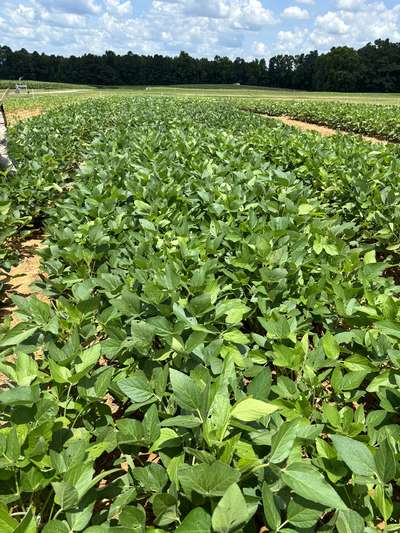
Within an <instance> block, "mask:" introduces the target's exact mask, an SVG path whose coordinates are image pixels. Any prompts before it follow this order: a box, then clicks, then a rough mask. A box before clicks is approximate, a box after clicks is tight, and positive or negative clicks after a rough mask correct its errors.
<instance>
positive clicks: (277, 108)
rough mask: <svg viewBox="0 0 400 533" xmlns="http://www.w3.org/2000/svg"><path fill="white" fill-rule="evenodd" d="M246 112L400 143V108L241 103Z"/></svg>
mask: <svg viewBox="0 0 400 533" xmlns="http://www.w3.org/2000/svg"><path fill="white" fill-rule="evenodd" d="M238 104H239V105H240V106H241V107H243V108H244V109H248V110H251V111H255V112H257V113H265V114H267V115H271V116H283V115H285V116H288V117H290V118H294V119H298V120H303V121H306V122H311V123H314V124H321V125H324V126H330V127H332V128H335V129H338V130H343V131H349V132H353V133H361V134H363V135H371V136H375V137H378V138H381V139H386V140H389V141H394V142H399V141H400V106H397V105H373V104H354V103H338V102H322V101H300V102H296V101H280V102H279V101H272V100H268V101H267V100H256V99H254V100H251V101H250V100H247V99H246V100H241V101H240V102H238Z"/></svg>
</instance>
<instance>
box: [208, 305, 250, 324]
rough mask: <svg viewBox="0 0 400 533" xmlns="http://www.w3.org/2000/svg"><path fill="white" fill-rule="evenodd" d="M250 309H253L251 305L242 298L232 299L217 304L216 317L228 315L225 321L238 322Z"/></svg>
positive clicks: (229, 322)
mask: <svg viewBox="0 0 400 533" xmlns="http://www.w3.org/2000/svg"><path fill="white" fill-rule="evenodd" d="M249 311H251V309H250V307H248V306H247V305H246V304H244V303H243V302H242V301H241V300H230V301H228V302H225V303H220V304H218V305H217V308H216V311H215V318H220V317H221V316H224V315H226V319H225V321H226V323H227V324H238V323H239V322H241V321H242V319H243V316H244V315H245V314H246V313H248V312H249Z"/></svg>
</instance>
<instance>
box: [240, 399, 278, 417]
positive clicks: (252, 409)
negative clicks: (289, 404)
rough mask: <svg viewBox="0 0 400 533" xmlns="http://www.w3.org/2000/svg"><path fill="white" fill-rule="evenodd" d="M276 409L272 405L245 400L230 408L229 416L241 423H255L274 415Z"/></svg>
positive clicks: (259, 401) (276, 407)
mask: <svg viewBox="0 0 400 533" xmlns="http://www.w3.org/2000/svg"><path fill="white" fill-rule="evenodd" d="M278 409H279V407H278V406H276V405H273V404H272V403H267V402H262V401H261V400H254V399H253V398H246V399H245V400H242V401H240V402H238V403H237V404H236V405H235V406H234V407H233V408H232V411H231V416H233V417H234V418H237V419H238V420H242V421H243V422H255V421H257V420H259V419H260V418H262V417H264V416H267V415H271V414H272V413H275V411H277V410H278Z"/></svg>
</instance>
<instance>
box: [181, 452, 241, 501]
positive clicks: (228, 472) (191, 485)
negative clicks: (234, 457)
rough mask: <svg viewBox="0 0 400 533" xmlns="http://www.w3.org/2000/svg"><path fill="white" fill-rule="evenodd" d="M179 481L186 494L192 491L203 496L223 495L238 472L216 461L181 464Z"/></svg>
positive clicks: (237, 477)
mask: <svg viewBox="0 0 400 533" xmlns="http://www.w3.org/2000/svg"><path fill="white" fill-rule="evenodd" d="M178 477H179V481H180V483H181V484H182V487H183V490H184V491H185V493H186V494H190V493H191V492H192V491H195V492H198V493H199V494H202V495H203V496H207V497H210V496H223V495H224V494H225V491H226V489H227V488H228V487H230V486H231V485H232V484H233V483H237V482H238V481H239V478H240V472H239V471H238V470H235V469H234V468H231V467H230V466H228V465H226V464H224V463H221V462H220V461H216V462H215V463H213V464H205V463H203V464H200V465H196V466H188V465H183V466H181V467H180V468H179V470H178Z"/></svg>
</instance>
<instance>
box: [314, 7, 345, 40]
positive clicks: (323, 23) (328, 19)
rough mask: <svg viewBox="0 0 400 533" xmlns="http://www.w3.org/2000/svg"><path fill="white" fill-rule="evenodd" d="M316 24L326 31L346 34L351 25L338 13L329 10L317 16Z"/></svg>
mask: <svg viewBox="0 0 400 533" xmlns="http://www.w3.org/2000/svg"><path fill="white" fill-rule="evenodd" d="M316 26H317V27H319V28H320V29H321V30H322V31H325V32H326V33H333V34H339V35H340V34H344V33H347V32H348V31H349V30H350V26H349V25H348V24H346V23H345V22H344V21H343V20H342V19H341V18H340V16H339V14H338V13H335V12H333V11H328V13H325V15H321V16H319V17H317V18H316Z"/></svg>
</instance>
